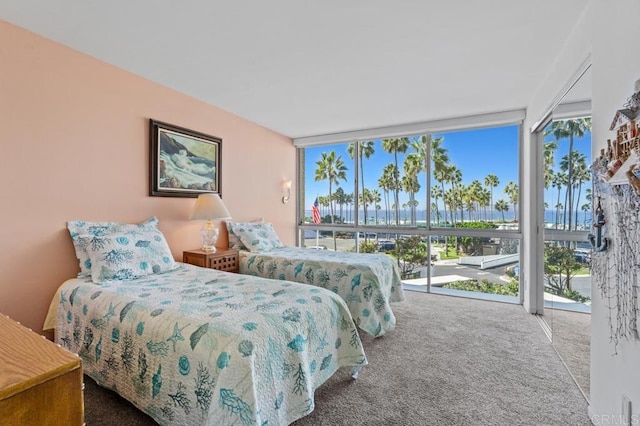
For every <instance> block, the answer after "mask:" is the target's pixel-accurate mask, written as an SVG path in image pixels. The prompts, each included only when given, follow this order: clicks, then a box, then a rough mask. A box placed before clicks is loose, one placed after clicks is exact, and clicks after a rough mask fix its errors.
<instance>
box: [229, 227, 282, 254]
mask: <svg viewBox="0 0 640 426" xmlns="http://www.w3.org/2000/svg"><path fill="white" fill-rule="evenodd" d="M227 226H229V227H230V229H231V231H232V232H233V233H234V234H235V235H236V236H237V237H238V239H239V240H240V242H242V244H244V245H245V247H246V248H247V250H249V251H252V252H258V251H269V250H271V249H274V248H279V247H282V242H281V241H280V238H278V235H277V234H276V231H275V230H274V229H273V225H271V224H270V223H250V222H245V223H241V222H230V223H228V224H227Z"/></svg>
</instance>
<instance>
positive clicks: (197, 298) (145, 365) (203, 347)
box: [45, 218, 402, 425]
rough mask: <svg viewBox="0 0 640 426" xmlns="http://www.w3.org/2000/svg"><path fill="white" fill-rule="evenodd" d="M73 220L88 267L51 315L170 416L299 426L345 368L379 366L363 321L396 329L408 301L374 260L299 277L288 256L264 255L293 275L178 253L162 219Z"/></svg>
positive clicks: (153, 410)
mask: <svg viewBox="0 0 640 426" xmlns="http://www.w3.org/2000/svg"><path fill="white" fill-rule="evenodd" d="M152 219H154V218H152ZM68 227H69V231H70V233H71V236H72V239H73V241H74V246H75V248H76V254H77V255H78V259H79V262H80V265H81V272H80V274H79V277H78V278H74V279H70V280H68V281H66V282H65V283H64V284H63V285H62V286H61V287H60V289H59V290H58V293H57V295H56V297H55V298H54V300H53V301H52V307H51V309H50V314H49V317H48V321H47V322H48V323H49V324H51V323H52V322H54V323H55V328H56V333H55V336H56V337H55V338H56V341H57V342H58V343H60V344H61V345H62V346H64V347H65V348H67V349H69V350H70V351H72V352H75V353H78V354H79V355H80V356H81V357H82V359H83V369H84V372H85V374H87V375H89V376H90V377H92V378H93V379H95V380H96V382H97V383H99V384H100V385H102V386H104V387H107V388H110V389H113V390H115V391H116V392H118V393H119V394H120V395H121V396H123V397H124V398H126V399H127V400H129V401H131V402H132V403H133V404H134V405H136V406H137V407H138V408H139V409H141V410H142V411H144V412H145V413H147V414H149V415H150V416H151V417H152V418H153V419H154V420H156V421H157V422H158V423H160V424H194V425H196V424H198V425H214V424H215V425H218V424H240V425H254V424H255V425H263V424H289V423H291V422H293V421H295V420H296V419H299V418H301V417H303V416H305V415H307V414H309V413H310V412H311V411H313V408H314V392H315V390H316V389H317V388H318V387H319V386H320V385H321V384H322V383H324V382H325V381H326V380H327V379H328V378H329V377H331V375H332V374H333V373H334V372H335V371H337V369H339V368H340V367H346V366H349V367H352V368H353V369H354V377H355V376H356V375H357V372H358V370H359V369H360V368H361V367H363V366H364V365H366V364H367V358H366V355H365V353H364V350H363V348H362V343H361V340H360V337H359V334H358V331H357V329H356V324H358V326H360V328H362V329H363V330H365V331H367V332H369V333H370V334H372V335H374V336H378V335H381V334H384V331H389V330H391V329H392V328H393V326H394V324H395V318H394V317H393V313H392V312H391V309H390V307H389V306H388V302H390V301H393V300H402V290H401V288H400V287H399V286H398V285H397V284H393V285H391V283H395V281H394V280H393V279H392V280H391V281H389V283H390V284H389V286H388V287H389V288H388V289H387V290H386V293H385V291H383V288H382V287H384V285H383V283H382V281H380V282H379V283H375V282H374V281H375V280H374V279H373V278H372V275H371V274H375V273H378V274H382V275H381V276H380V278H381V279H383V280H386V279H387V278H388V277H387V276H386V275H384V274H385V273H388V271H387V272H385V270H386V267H382V268H381V269H380V268H378V267H376V266H375V265H373V264H370V265H368V268H369V270H366V271H365V270H358V267H356V266H350V265H348V264H346V263H344V262H337V264H336V265H335V267H334V268H333V269H331V271H330V272H328V274H329V276H331V275H333V276H334V278H335V279H336V281H335V285H331V284H330V282H331V279H329V282H327V283H325V282H324V279H319V282H317V283H316V282H315V281H316V280H318V278H317V277H320V276H324V274H325V272H321V269H319V267H318V265H321V263H320V261H319V260H310V259H309V260H304V261H303V263H304V264H305V265H306V266H305V265H302V266H300V267H299V268H298V269H299V272H298V274H297V275H300V274H303V275H308V276H313V281H314V282H312V283H311V284H320V282H322V283H323V284H324V285H321V286H320V287H319V286H317V285H307V284H300V283H296V282H292V281H291V280H289V278H288V274H289V272H288V268H289V267H290V266H292V265H288V264H287V262H284V263H283V262H281V261H275V260H270V261H268V260H263V259H255V260H254V261H253V262H252V263H253V264H255V263H256V262H263V263H264V264H266V263H267V262H276V263H278V264H280V265H281V266H282V268H283V269H282V274H280V273H279V272H273V273H277V274H278V276H277V278H284V279H283V280H273V279H267V278H262V277H256V276H251V275H238V274H231V273H227V272H220V271H217V270H213V269H204V268H199V267H195V266H192V265H187V264H180V263H175V262H173V260H172V259H171V258H170V259H167V256H166V254H167V253H169V254H170V252H169V251H168V246H167V245H166V241H164V237H163V236H162V234H161V233H160V232H159V231H158V230H157V220H155V221H154V220H151V219H150V220H148V221H145V222H143V223H142V224H139V225H126V224H111V223H106V224H105V223H98V224H96V223H87V222H69V223H68ZM256 254H257V253H256ZM280 254H281V253H280ZM289 256H290V257H289V259H291V256H293V254H292V253H291V254H290V255H289ZM169 257H170V256H169ZM314 257H315V256H314ZM242 259H243V260H242V263H249V261H250V258H249V257H246V256H244V255H243V257H242ZM334 260H335V259H334ZM327 261H328V259H325V262H327ZM338 263H339V264H338ZM373 263H376V262H373ZM297 265H300V263H297ZM322 267H323V268H327V267H328V265H327V264H325V265H322ZM256 268H257V265H256ZM293 269H294V272H293V274H294V275H296V274H295V269H296V266H293ZM266 270H267V271H274V270H275V271H277V268H273V267H268V266H267V268H266ZM308 271H313V272H311V273H309V272H308ZM281 275H284V277H283V276H281ZM392 275H393V274H392ZM356 277H358V278H356ZM294 278H295V277H294ZM344 283H348V286H347V287H348V288H350V291H351V293H350V294H351V296H349V297H348V298H347V299H351V300H350V301H349V300H347V301H346V302H345V300H346V299H343V297H344V296H343V297H340V296H342V294H341V291H340V288H342V287H343V284H344ZM336 286H337V288H335V287H336ZM322 287H327V288H328V289H327V288H322ZM345 288H346V287H345ZM365 289H368V290H365ZM391 289H393V290H391ZM336 293H337V294H336ZM349 303H351V304H349ZM369 304H370V305H369ZM367 306H371V307H370V308H368V307H367ZM356 308H357V310H358V314H357V315H354V314H353V312H354V309H356ZM350 309H351V312H350ZM367 309H370V310H369V311H367ZM354 318H358V319H356V320H355V323H354ZM45 328H47V327H45Z"/></svg>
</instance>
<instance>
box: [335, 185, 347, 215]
mask: <svg viewBox="0 0 640 426" xmlns="http://www.w3.org/2000/svg"><path fill="white" fill-rule="evenodd" d="M346 197H347V194H346V193H345V192H344V189H342V187H338V188H337V189H336V192H335V193H334V194H333V199H334V200H335V201H336V203H337V204H338V206H340V211H339V214H338V217H339V218H340V220H342V222H344V221H345V218H344V217H343V216H342V207H343V206H344V205H345V203H346Z"/></svg>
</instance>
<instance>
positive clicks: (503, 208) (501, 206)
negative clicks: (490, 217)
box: [494, 200, 509, 222]
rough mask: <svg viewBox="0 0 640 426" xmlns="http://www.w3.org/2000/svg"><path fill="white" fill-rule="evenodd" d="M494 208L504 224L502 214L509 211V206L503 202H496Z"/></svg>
mask: <svg viewBox="0 0 640 426" xmlns="http://www.w3.org/2000/svg"><path fill="white" fill-rule="evenodd" d="M494 207H495V209H496V210H497V211H499V212H500V213H502V221H503V222H506V220H505V219H504V212H508V211H509V204H508V203H507V202H506V201H505V200H498V201H497V202H496V205H495V206H494Z"/></svg>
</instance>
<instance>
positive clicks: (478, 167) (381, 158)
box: [305, 125, 591, 210]
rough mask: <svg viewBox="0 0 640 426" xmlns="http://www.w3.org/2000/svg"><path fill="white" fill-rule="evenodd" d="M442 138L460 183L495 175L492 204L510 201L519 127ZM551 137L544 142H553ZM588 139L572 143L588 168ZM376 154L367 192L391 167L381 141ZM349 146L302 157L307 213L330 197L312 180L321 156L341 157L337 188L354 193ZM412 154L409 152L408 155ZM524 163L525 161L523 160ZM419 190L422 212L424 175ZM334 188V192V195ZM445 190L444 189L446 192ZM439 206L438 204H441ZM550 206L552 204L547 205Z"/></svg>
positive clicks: (564, 144) (564, 146) (564, 148)
mask: <svg viewBox="0 0 640 426" xmlns="http://www.w3.org/2000/svg"><path fill="white" fill-rule="evenodd" d="M438 137H444V140H443V143H442V147H444V148H445V149H446V150H447V152H448V155H449V160H450V163H451V164H454V165H455V166H456V167H457V168H458V169H460V170H461V171H462V182H463V184H465V185H469V184H470V183H471V182H472V181H473V180H475V179H477V180H479V181H480V182H481V183H482V184H483V185H484V179H485V177H486V176H487V175H488V174H495V175H497V176H498V178H499V179H500V184H499V185H498V186H497V187H496V188H494V189H493V200H494V203H495V202H496V201H497V200H499V199H504V200H505V201H507V202H508V200H509V198H508V197H507V196H506V194H504V187H505V186H506V185H507V183H508V182H510V181H513V182H515V183H518V137H519V126H515V125H514V126H504V127H493V128H487V129H476V130H465V131H459V132H447V133H440V134H434V138H438ZM553 139H554V138H553V137H552V136H550V137H547V140H553ZM590 139H591V135H587V136H585V137H583V138H579V139H575V140H574V148H575V149H577V150H579V151H580V152H583V153H584V154H586V155H587V164H591V152H590V150H591V145H590ZM374 142H375V153H374V155H373V156H372V157H370V158H369V159H365V160H364V173H365V186H366V187H367V188H377V187H378V179H379V178H380V176H381V175H382V169H383V168H384V166H385V165H387V164H389V163H393V161H394V160H393V154H389V153H387V152H385V151H384V150H383V149H382V142H381V140H375V141H374ZM347 146H348V144H346V143H345V144H338V145H332V146H322V147H313V148H307V149H306V153H305V163H306V164H305V170H306V183H305V185H306V191H305V209H310V208H311V205H312V204H313V201H314V200H315V197H316V196H317V195H327V194H328V193H329V184H328V182H327V181H326V180H325V181H321V182H315V181H314V180H313V177H314V172H315V169H316V162H317V161H318V160H320V158H321V154H322V152H329V151H331V150H334V151H335V152H336V155H338V156H341V157H342V160H343V161H344V163H345V165H346V166H347V168H348V170H347V180H346V182H344V181H341V182H340V186H341V187H342V188H343V189H344V191H345V192H346V193H352V192H353V181H354V179H353V170H354V167H353V160H352V159H351V158H349V154H348V153H347ZM568 147H569V141H568V139H563V140H562V141H560V146H559V148H558V150H557V151H556V156H555V157H556V168H557V165H558V163H559V161H560V158H561V157H562V156H563V155H566V153H567V152H568V149H569V148H568ZM411 152H414V150H413V149H411V148H410V149H409V150H408V151H407V154H408V153H411ZM405 156H406V154H402V153H399V154H398V167H400V169H401V170H402V163H403V161H404V158H405ZM525 161H527V159H525ZM419 182H420V184H421V186H422V188H421V189H420V192H419V193H417V194H416V199H417V200H418V202H419V205H418V209H419V210H424V208H425V194H426V187H425V175H424V172H422V173H421V174H420V176H419ZM335 189H336V188H335V187H334V188H333V191H335ZM445 189H446V188H445ZM380 192H381V193H382V191H380ZM556 196H557V190H555V189H554V190H549V191H548V193H547V194H545V198H548V199H551V200H553V203H554V204H555V197H556ZM407 201H408V194H406V193H404V192H401V193H400V203H401V204H402V203H405V202H407ZM440 202H441V201H440ZM549 204H550V205H551V203H549Z"/></svg>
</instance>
